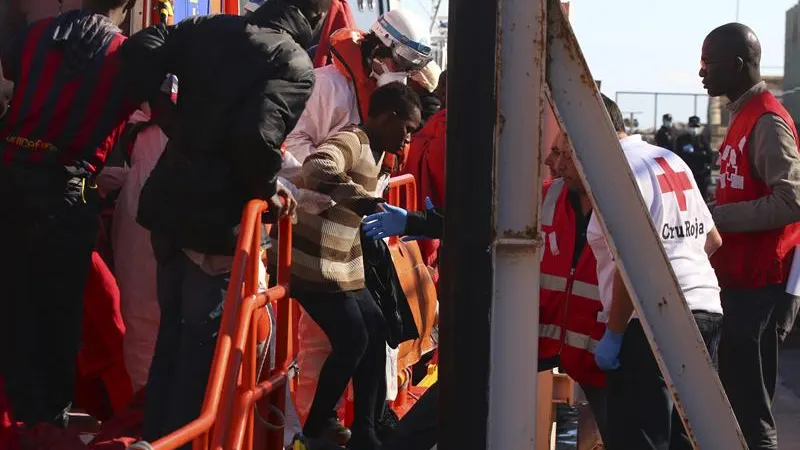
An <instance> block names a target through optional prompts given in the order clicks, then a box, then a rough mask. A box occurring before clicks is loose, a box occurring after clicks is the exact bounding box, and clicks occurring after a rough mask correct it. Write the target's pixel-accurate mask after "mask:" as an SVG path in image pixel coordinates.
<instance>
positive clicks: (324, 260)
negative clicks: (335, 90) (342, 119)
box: [292, 127, 383, 292]
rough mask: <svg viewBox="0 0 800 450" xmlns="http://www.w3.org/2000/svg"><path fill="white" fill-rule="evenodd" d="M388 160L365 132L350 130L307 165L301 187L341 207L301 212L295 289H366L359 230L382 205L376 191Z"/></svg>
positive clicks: (294, 238) (294, 263)
mask: <svg viewBox="0 0 800 450" xmlns="http://www.w3.org/2000/svg"><path fill="white" fill-rule="evenodd" d="M382 158H383V156H382V155H381V156H380V157H379V158H378V159H376V157H375V155H374V154H373V151H372V149H371V148H370V145H369V139H368V138H367V135H366V133H365V132H364V131H363V130H362V129H360V128H358V127H347V128H344V129H342V130H340V131H339V132H337V133H334V134H333V135H331V136H330V137H329V138H328V139H327V140H326V141H325V142H324V143H323V144H322V145H320V146H319V147H317V151H316V152H314V153H312V154H311V155H309V156H308V157H307V158H306V160H305V161H304V162H303V168H302V180H301V183H302V186H298V187H303V188H305V189H309V190H312V191H316V192H319V193H321V194H326V195H329V196H330V197H331V198H332V199H333V201H335V202H336V205H334V206H333V207H331V208H329V209H327V210H326V211H323V212H322V213H320V214H310V213H308V212H306V211H305V210H303V209H301V208H298V210H297V219H298V220H297V224H296V225H294V233H293V235H292V246H293V251H292V283H293V288H295V289H299V290H302V291H313V292H342V291H352V290H356V289H362V288H364V264H363V259H362V253H361V241H360V237H359V230H360V226H361V218H362V217H363V216H364V215H366V214H370V213H372V212H374V211H375V208H376V206H377V202H376V200H375V196H374V195H373V192H374V191H375V189H376V188H377V185H378V177H379V174H380V169H381V162H382Z"/></svg>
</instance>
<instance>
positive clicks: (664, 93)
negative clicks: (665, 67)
mask: <svg viewBox="0 0 800 450" xmlns="http://www.w3.org/2000/svg"><path fill="white" fill-rule="evenodd" d="M632 94H641V95H670V96H678V97H697V96H701V97H708V94H706V93H699V94H695V93H692V92H648V91H617V93H616V95H617V96H619V95H632ZM615 102H616V100H615Z"/></svg>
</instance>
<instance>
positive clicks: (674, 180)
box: [656, 158, 692, 211]
mask: <svg viewBox="0 0 800 450" xmlns="http://www.w3.org/2000/svg"><path fill="white" fill-rule="evenodd" d="M656 162H657V163H658V165H659V166H661V169H662V170H663V171H664V174H663V175H658V186H659V187H660V188H661V193H662V194H668V193H670V192H674V193H675V198H676V199H678V208H680V210H681V211H686V194H684V191H690V190H692V182H691V181H690V180H689V176H688V175H686V172H675V171H674V170H672V167H671V166H670V165H669V163H668V162H667V160H666V159H664V158H656Z"/></svg>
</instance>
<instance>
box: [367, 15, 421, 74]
mask: <svg viewBox="0 0 800 450" xmlns="http://www.w3.org/2000/svg"><path fill="white" fill-rule="evenodd" d="M370 31H371V32H373V33H375V35H376V36H378V38H379V39H380V40H381V42H382V43H383V45H385V46H387V47H389V48H390V49H392V56H393V58H392V59H394V61H395V62H396V63H397V64H398V65H399V66H400V68H401V69H402V70H404V71H408V72H413V71H417V70H420V69H422V68H423V67H425V65H426V64H428V63H429V62H430V61H431V60H432V59H433V56H432V53H431V35H430V33H429V32H428V29H427V28H426V27H425V23H424V22H423V21H422V20H421V19H420V18H419V17H418V16H417V15H416V14H414V13H413V12H411V11H409V10H407V9H393V10H391V11H389V12H387V13H386V14H384V15H382V16H380V17H379V18H378V21H377V22H375V23H374V24H372V27H370Z"/></svg>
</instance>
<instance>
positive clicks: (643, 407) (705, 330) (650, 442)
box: [605, 311, 722, 450]
mask: <svg viewBox="0 0 800 450" xmlns="http://www.w3.org/2000/svg"><path fill="white" fill-rule="evenodd" d="M693 313H694V319H695V322H696V323H697V328H698V329H699V330H700V334H701V335H702V336H703V340H704V341H705V343H706V349H707V350H708V353H709V355H710V356H711V360H712V361H713V362H716V359H717V346H718V345H719V339H720V334H721V330H722V314H711V313H707V312H704V311H694V312H693ZM619 360H620V361H619V362H620V367H619V369H617V370H613V371H609V372H606V384H607V392H608V398H607V402H608V404H607V408H608V437H609V440H608V442H606V443H605V444H606V448H608V449H609V450H678V449H680V450H691V449H692V448H693V447H692V444H691V441H690V440H689V438H688V436H687V434H686V430H685V429H684V427H683V422H681V419H680V416H679V415H678V411H677V408H675V405H674V404H673V402H672V396H671V395H670V393H669V389H667V386H666V384H665V383H664V376H663V375H662V374H661V370H660V369H659V367H658V364H657V363H656V359H655V357H654V356H653V351H652V350H651V348H650V343H649V342H648V341H647V336H646V335H645V333H644V329H643V328H642V324H641V322H639V320H637V319H633V320H631V322H630V323H629V324H628V328H627V330H625V336H624V338H623V340H622V348H621V349H620V355H619Z"/></svg>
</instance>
